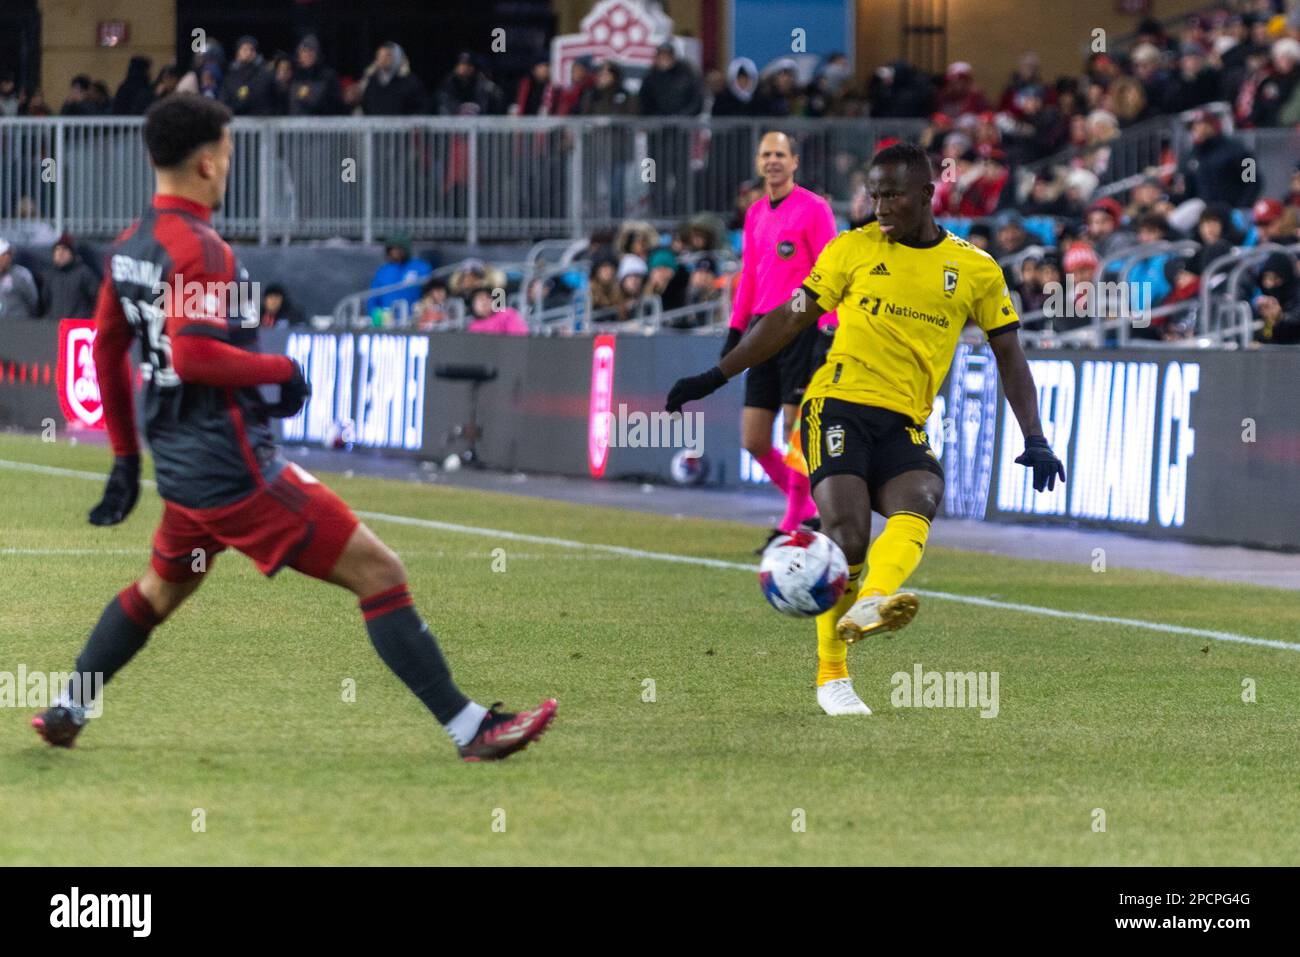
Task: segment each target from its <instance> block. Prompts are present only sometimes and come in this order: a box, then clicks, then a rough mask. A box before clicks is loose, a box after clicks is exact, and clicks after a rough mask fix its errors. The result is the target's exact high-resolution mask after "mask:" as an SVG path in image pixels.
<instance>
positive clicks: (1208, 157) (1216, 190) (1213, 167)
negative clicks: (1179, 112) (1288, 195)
mask: <svg viewBox="0 0 1300 957" xmlns="http://www.w3.org/2000/svg"><path fill="white" fill-rule="evenodd" d="M1191 126H1192V149H1191V151H1190V152H1189V153H1188V154H1187V156H1185V157H1184V158H1183V161H1182V164H1181V166H1180V167H1179V170H1178V183H1177V185H1176V186H1175V190H1174V192H1173V194H1172V195H1173V197H1174V198H1176V199H1179V200H1184V199H1202V200H1204V201H1205V202H1207V203H1213V202H1224V203H1227V204H1228V205H1229V206H1231V207H1233V208H1234V209H1239V208H1241V207H1243V206H1249V205H1250V204H1251V203H1253V202H1254V201H1255V197H1256V196H1257V195H1258V193H1259V177H1258V176H1255V177H1246V176H1243V175H1242V173H1243V171H1244V170H1245V165H1244V164H1245V161H1246V160H1248V159H1253V158H1254V157H1252V156H1251V154H1250V151H1249V150H1247V149H1246V147H1245V145H1243V144H1242V143H1240V142H1239V141H1237V140H1235V139H1232V138H1230V137H1228V136H1225V135H1224V134H1223V132H1222V131H1221V130H1220V121H1219V118H1218V117H1217V116H1216V115H1215V114H1214V113H1211V112H1210V111H1209V110H1197V111H1196V112H1195V113H1194V114H1193V115H1192V121H1191ZM1179 185H1180V186H1181V189H1180V188H1179Z"/></svg>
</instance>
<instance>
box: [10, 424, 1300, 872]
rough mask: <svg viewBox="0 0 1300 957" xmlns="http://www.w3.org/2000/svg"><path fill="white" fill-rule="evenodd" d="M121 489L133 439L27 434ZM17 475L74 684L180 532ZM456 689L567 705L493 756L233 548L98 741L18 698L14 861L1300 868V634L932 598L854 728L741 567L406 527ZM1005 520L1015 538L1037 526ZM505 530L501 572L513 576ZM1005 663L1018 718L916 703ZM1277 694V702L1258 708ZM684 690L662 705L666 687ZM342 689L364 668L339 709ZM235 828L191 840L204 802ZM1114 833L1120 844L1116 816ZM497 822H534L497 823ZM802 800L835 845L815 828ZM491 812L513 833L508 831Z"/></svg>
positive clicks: (710, 536) (363, 502)
mask: <svg viewBox="0 0 1300 957" xmlns="http://www.w3.org/2000/svg"><path fill="white" fill-rule="evenodd" d="M0 459H6V460H21V461H25V462H38V463H44V464H49V465H57V466H61V467H65V468H73V469H87V470H92V471H95V472H102V471H104V470H105V468H106V464H107V457H106V453H105V451H104V450H103V449H100V448H88V447H85V446H81V447H75V448H74V447H70V446H68V445H66V444H62V443H60V444H42V443H40V442H38V441H36V440H34V439H30V438H24V437H16V436H0ZM327 478H328V481H329V482H330V484H331V485H332V487H334V488H335V489H336V490H338V491H339V492H340V493H341V494H342V495H343V496H344V497H345V498H347V499H348V500H349V502H351V503H352V505H353V507H354V508H357V509H359V510H360V509H364V510H369V511H376V512H386V513H391V514H398V515H407V516H418V517H424V518H430V519H437V520H441V521H450V522H456V523H461V524H465V525H475V526H484V527H488V528H497V529H508V530H511V531H515V532H527V533H531V534H539V535H550V536H555V537H560V538H566V539H576V540H580V541H588V542H603V543H611V544H618V545H626V546H630V547H635V548H644V549H651V550H655V551H662V552H671V553H675V554H681V555H695V556H707V557H712V558H722V559H728V560H733V561H742V562H749V561H752V558H751V557H750V556H749V552H750V550H751V549H752V548H753V547H754V545H755V544H756V542H757V539H758V537H759V534H760V533H759V531H758V530H756V529H754V528H752V527H747V526H742V525H739V524H732V523H725V522H711V521H703V520H693V519H676V520H674V519H665V518H659V517H654V516H648V515H641V514H636V513H631V512H623V511H616V510H607V509H598V508H589V507H581V506H574V505H569V504H563V503H555V502H547V501H540V500H534V499H528V498H520V497H513V496H505V495H499V494H488V493H478V492H470V491H458V490H453V489H447V488H440V487H436V486H414V485H406V484H401V483H395V482H388V481H382V480H375V479H366V478H352V479H346V478H342V477H340V476H328V477H327ZM98 494H99V488H98V486H97V485H96V484H94V483H92V482H88V481H85V480H83V479H77V478H64V477H55V476H48V475H36V474H31V473H24V472H16V471H12V470H8V469H4V468H0V529H3V530H4V531H3V540H2V541H0V550H2V549H7V550H13V549H39V550H69V551H71V550H78V549H95V550H99V551H96V552H95V553H93V554H70V553H69V554H42V555H33V554H14V553H12V551H9V552H5V551H0V598H2V600H0V671H11V672H13V671H16V670H17V668H18V665H19V664H20V663H21V664H23V665H25V666H26V667H27V668H28V669H29V670H36V669H40V670H49V671H53V670H68V669H70V667H71V663H72V661H73V659H74V657H75V655H76V653H77V651H78V650H79V649H80V647H81V644H82V642H83V641H84V638H85V636H86V634H87V633H88V630H89V628H90V626H91V624H92V623H93V622H94V620H95V618H96V617H97V616H98V614H99V612H100V610H101V609H102V607H103V605H104V603H105V602H106V601H107V599H108V598H109V597H110V596H111V595H113V594H114V593H115V592H116V591H118V590H119V589H120V588H121V587H123V586H124V585H125V584H127V583H128V582H129V581H131V580H132V579H133V578H134V577H135V576H136V575H137V574H138V573H139V571H140V570H141V569H142V567H143V564H144V561H145V559H146V556H147V551H146V549H147V545H148V541H149V536H150V534H151V533H152V529H153V526H154V524H155V522H156V521H157V518H158V515H159V501H158V498H157V496H156V494H155V493H154V492H153V491H152V490H145V492H144V493H143V495H142V501H141V503H140V505H139V507H138V508H137V509H136V511H135V513H134V514H133V515H132V516H131V518H130V519H129V521H127V522H126V523H125V524H124V525H122V526H119V527H117V528H113V529H95V528H92V527H91V526H89V525H87V524H86V522H85V512H86V510H87V509H88V508H89V507H90V505H91V504H93V502H94V501H95V500H96V498H97V496H98ZM372 525H373V527H374V528H375V529H376V530H377V531H378V532H379V534H380V535H381V537H383V538H384V539H385V540H386V541H387V542H389V543H390V544H391V545H392V546H393V547H394V548H396V549H397V550H398V551H399V553H401V554H402V556H403V557H404V559H405V561H406V564H407V567H408V569H409V570H410V581H411V586H412V590H413V592H414V594H415V595H416V598H417V602H418V605H419V607H420V608H421V610H422V611H423V613H424V614H425V616H426V617H427V618H428V620H429V624H430V626H431V628H432V629H433V631H434V632H435V633H436V634H437V635H438V636H439V639H440V641H441V642H442V645H443V648H444V649H445V651H446V653H447V655H448V657H449V659H450V660H451V662H452V666H453V669H454V671H455V674H456V678H457V680H458V681H459V682H460V684H461V685H462V687H464V688H465V689H466V690H467V691H468V692H469V693H471V694H472V695H474V696H476V697H478V698H479V699H480V700H482V701H484V702H485V703H490V702H492V701H493V700H496V699H498V698H500V699H503V700H504V701H506V702H507V704H508V705H517V706H522V705H532V704H534V703H535V702H536V701H538V700H540V699H541V698H542V697H545V696H547V695H552V694H553V695H555V696H556V697H558V698H559V699H560V713H559V718H558V719H557V721H556V723H555V725H554V726H553V727H552V729H551V731H550V732H549V733H548V734H547V736H546V737H545V739H543V740H542V741H541V742H540V743H539V744H537V745H536V746H534V747H533V748H530V749H529V750H528V751H526V752H525V753H523V754H522V755H519V756H517V757H515V758H513V759H511V760H509V761H507V762H505V763H503V764H498V765H465V764H462V763H461V762H459V761H458V760H456V759H455V757H454V754H453V751H452V749H451V745H450V743H449V741H448V740H447V738H446V737H445V735H444V734H443V733H442V732H441V731H440V730H439V729H438V728H437V726H436V725H435V724H434V723H433V722H432V721H431V719H430V718H429V717H428V715H427V713H426V712H425V711H424V710H423V708H422V706H421V705H420V704H419V703H418V702H417V701H416V700H415V699H414V698H413V697H411V696H410V695H409V693H408V692H407V691H406V689H405V688H404V687H403V686H402V685H401V684H400V683H399V682H398V681H397V679H396V678H394V677H393V676H392V675H391V674H389V673H388V671H387V670H386V669H385V668H384V667H383V665H382V663H381V662H380V661H379V659H378V657H377V656H376V655H375V654H374V652H373V650H372V649H371V647H370V644H369V642H368V640H367V639H366V636H365V633H364V631H363V629H362V625H361V620H360V616H359V614H358V613H357V610H356V607H355V604H354V602H353V600H352V599H351V597H350V596H349V595H347V594H346V593H344V592H342V591H340V590H335V589H331V588H329V587H328V586H325V585H322V584H319V583H317V582H314V581H310V580H308V579H305V578H302V577H299V576H296V575H294V574H292V573H285V574H283V575H281V576H279V577H277V578H276V579H274V580H272V581H269V582H268V581H265V580H262V579H261V577H260V576H259V575H258V574H257V573H256V571H255V570H254V569H253V567H252V565H251V564H250V563H249V562H248V560H247V559H245V558H243V557H242V556H238V555H233V554H228V555H224V556H222V557H221V558H220V559H219V560H218V561H217V563H216V566H215V569H214V573H213V574H212V576H211V580H210V581H208V582H207V583H205V585H204V586H203V588H202V589H200V591H199V592H198V593H197V594H196V596H195V597H194V599H193V600H192V601H191V603H190V604H189V605H187V606H186V607H185V608H184V609H182V610H181V611H180V612H179V613H178V614H177V615H176V616H175V618H174V619H172V620H171V621H169V622H168V623H167V624H166V625H165V626H164V627H163V628H162V629H161V630H160V631H158V632H157V633H156V634H155V635H154V637H153V638H152V640H151V641H150V643H149V645H148V646H147V647H146V648H145V649H144V651H142V652H141V653H140V655H139V657H138V658H137V659H136V660H135V661H134V662H133V663H132V664H131V665H130V666H128V668H127V669H126V670H125V671H124V672H123V673H122V674H121V675H120V676H119V677H118V679H117V680H116V681H115V682H114V683H113V684H112V685H110V686H109V689H108V691H107V693H106V695H105V711H104V716H103V717H102V718H100V719H98V720H96V721H94V722H93V723H92V724H91V726H90V727H89V728H88V730H87V732H86V733H85V734H84V735H83V736H82V739H81V742H80V744H79V745H78V747H77V748H76V749H75V750H73V751H59V750H54V749H51V748H48V747H45V746H44V745H43V744H41V743H40V742H39V741H38V739H37V738H36V736H35V735H34V733H33V732H32V731H31V729H30V728H29V727H28V722H29V720H30V717H31V711H30V709H20V708H0V767H3V769H4V773H3V775H0V822H3V826H0V863H6V864H195V865H213V864H237V863H254V864H464V863H474V864H508V863H514V864H519V863H527V864H592V863H599V864H645V863H650V864H750V863H765V864H1021V863H1028V864H1067V863H1070V864H1290V863H1294V862H1295V860H1296V859H1297V858H1298V857H1300V806H1298V805H1297V802H1296V800H1295V787H1296V781H1297V779H1300V758H1297V749H1296V741H1297V737H1298V734H1297V732H1298V731H1300V653H1297V652H1295V651H1285V650H1275V649H1269V648H1260V647H1251V646H1244V645H1237V644H1230V643H1225V642H1220V641H1212V640H1208V639H1204V638H1198V637H1191V636H1180V635H1170V634H1157V633H1153V632H1148V631H1143V630H1138V629H1132V628H1127V627H1121V626H1114V625H1103V624H1096V623H1089V622H1080V621H1067V620H1058V619H1050V618H1044V617H1041V616H1034V615H1028V614H1023V613H1018V612H1011V611H1005V610H996V609H985V608H978V607H971V606H967V605H961V604H955V603H952V602H948V601H943V600H939V599H935V598H930V599H925V600H923V603H922V608H921V613H920V615H919V616H918V618H917V620H916V621H915V622H914V623H913V625H912V626H911V627H910V628H909V629H908V630H907V631H906V632H904V633H903V634H901V635H900V636H899V637H897V638H895V639H894V640H892V641H887V642H886V641H881V642H875V643H872V644H870V645H864V646H859V647H857V648H854V649H851V651H850V657H849V664H850V667H851V669H852V671H853V673H854V675H855V680H856V684H857V687H858V690H859V692H860V693H861V694H862V696H863V698H864V699H866V700H867V702H868V703H869V704H870V705H871V706H872V707H873V709H874V710H875V712H876V713H875V715H873V716H872V717H870V718H865V719H858V718H840V719H829V718H826V717H825V716H823V715H822V714H821V713H820V712H819V710H818V709H817V706H816V703H815V700H814V693H813V674H814V653H815V642H814V640H813V637H812V631H811V629H812V626H811V623H809V622H799V621H793V620H789V619H784V618H782V617H780V616H778V615H777V614H775V613H774V612H772V611H771V610H770V609H769V608H768V607H767V606H766V605H765V604H764V603H763V601H762V599H761V598H760V596H759V592H758V587H757V584H756V582H755V581H754V580H753V578H752V577H751V576H749V575H748V574H746V573H744V572H741V571H734V570H721V569H709V568H700V567H691V566H686V565H678V564H671V563H667V562H661V561H651V560H646V559H634V558H629V557H619V556H612V555H608V554H600V553H592V552H577V551H574V550H570V549H565V548H560V547H555V546H541V545H535V544H525V543H516V542H509V541H497V540H494V539H492V538H491V537H474V536H469V535H463V534H456V533H449V532H444V531H432V530H429V529H422V528H418V527H410V526H403V525H397V524H393V523H390V522H384V521H375V522H372ZM1007 534H1008V535H1013V534H1015V529H1014V527H1010V526H1009V527H1008V528H1007ZM497 547H501V548H504V549H505V558H506V571H505V572H504V573H500V572H494V571H493V570H492V562H493V549H494V548H497ZM1090 562H1091V555H1090V554H1089V555H1084V556H1079V560H1078V561H1077V562H1075V563H1074V564H1049V563H1044V562H1031V561H1016V560H1010V559H1003V558H993V557H989V556H986V555H975V554H970V553H963V552H957V551H951V550H944V549H938V548H936V549H932V550H931V553H930V554H929V555H927V558H926V561H925V562H924V563H923V565H922V567H921V569H920V570H919V571H918V573H917V574H916V576H915V577H914V580H913V582H912V584H914V585H915V586H916V587H918V588H922V589H930V590H935V591H947V592H954V593H962V594H969V595H979V596H984V597H997V598H999V599H1002V600H1006V601H1016V602H1024V603H1028V604H1036V605H1044V606H1050V607H1053V608H1059V609H1064V610H1076V611H1086V612H1092V613H1096V614H1103V615H1115V616H1127V617H1134V618H1141V619H1147V620H1152V621H1161V622H1167V623H1171V624H1182V625H1190V626H1193V627H1200V628H1213V629H1220V630H1225V631H1233V632H1238V633H1243V634H1248V635H1254V636H1257V637H1263V638H1275V639H1281V640H1283V641H1296V636H1297V635H1300V597H1298V596H1297V595H1296V594H1295V593H1294V592H1284V591H1280V590H1271V589H1264V588H1253V587H1244V586H1241V585H1236V584H1232V585H1224V584H1218V583H1215V582H1210V581H1198V580H1192V579H1181V578H1174V577H1170V576H1167V575H1159V574H1154V573H1147V572H1137V571H1121V570H1117V569H1111V570H1110V571H1108V572H1106V573H1105V574H1096V573H1094V572H1093V571H1092V570H1091V567H1090ZM917 662H920V663H922V664H923V665H924V667H925V668H926V669H927V670H931V669H933V670H938V671H950V670H951V671H963V672H964V671H989V672H991V671H997V672H999V675H1000V714H999V715H998V717H996V718H992V719H985V718H981V717H979V715H978V712H977V711H976V710H970V709H966V710H958V709H896V708H894V707H891V704H890V692H891V683H890V677H891V675H892V674H893V673H895V672H897V671H907V672H911V670H912V668H913V665H914V664H915V663H917ZM1248 677H1249V678H1253V679H1254V680H1255V681H1256V682H1257V686H1258V701H1257V702H1256V703H1253V704H1247V703H1243V701H1242V700H1241V691H1242V679H1243V678H1248ZM646 678H651V679H653V680H654V682H655V691H656V698H657V700H655V701H654V702H652V703H649V702H645V701H643V700H642V695H643V687H644V686H643V682H644V679H646ZM345 679H353V680H354V681H355V682H356V687H357V696H356V697H357V700H356V702H355V703H346V702H344V701H343V696H342V693H341V689H342V686H343V682H344V680H345ZM196 808H201V809H203V810H204V812H205V814H206V831H205V832H203V833H195V832H194V831H193V829H192V820H193V818H192V814H193V811H194V809H196ZM1094 808H1102V809H1104V810H1105V813H1106V816H1107V820H1106V825H1107V829H1106V831H1105V833H1094V831H1093V829H1092V823H1093V809H1094ZM497 809H503V810H504V812H505V830H504V832H501V831H499V830H494V829H493V823H494V814H495V812H496V811H497ZM796 809H802V810H803V812H804V814H805V816H806V830H805V831H803V832H796V831H795V830H794V829H793V828H792V822H793V821H794V812H795V810H796ZM495 820H498V821H499V820H500V818H499V815H498V816H497V817H496V818H495Z"/></svg>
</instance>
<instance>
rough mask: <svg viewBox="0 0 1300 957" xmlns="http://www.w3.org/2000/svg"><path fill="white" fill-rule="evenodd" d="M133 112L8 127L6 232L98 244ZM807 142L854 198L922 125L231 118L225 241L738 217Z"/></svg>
mask: <svg viewBox="0 0 1300 957" xmlns="http://www.w3.org/2000/svg"><path fill="white" fill-rule="evenodd" d="M142 122H143V121H142V119H141V118H139V117H50V118H39V119H32V118H6V119H3V120H0V231H8V232H11V233H19V232H21V231H22V229H23V227H24V226H30V225H32V224H37V223H41V224H45V225H48V226H50V227H52V228H53V230H54V231H55V233H58V232H62V231H63V230H65V229H66V230H70V231H72V232H73V233H74V234H76V235H78V236H83V237H87V238H96V237H97V238H104V237H109V236H112V235H115V234H116V233H117V232H120V231H121V230H122V229H125V228H126V227H127V226H128V225H129V224H130V223H131V221H132V220H133V219H134V218H135V217H137V216H138V215H139V214H140V211H141V210H142V209H143V208H144V206H145V204H146V203H147V202H148V201H149V197H150V195H151V193H152V190H153V174H152V172H151V171H150V169H149V165H148V162H147V159H146V155H145V149H144V143H143V141H142V139H141V135H140V127H141V125H142ZM774 127H777V128H780V129H782V130H787V131H789V132H791V133H794V134H795V135H796V136H797V137H798V138H799V141H800V180H801V182H803V183H805V184H813V185H815V186H817V187H818V188H819V189H822V190H824V191H827V192H829V193H830V194H831V195H832V197H833V198H834V199H835V200H836V201H847V200H848V199H849V198H850V187H851V183H852V177H853V174H854V172H855V171H856V170H857V169H859V168H860V166H861V165H862V163H863V162H864V161H865V160H867V159H868V158H869V157H870V156H871V155H872V152H873V151H874V148H875V146H876V144H877V142H879V141H880V140H881V139H883V138H885V137H887V136H899V137H903V138H915V137H916V136H918V135H919V133H920V131H921V129H923V128H924V121H922V120H861V119H852V120H838V119H821V120H808V119H773V118H730V117H728V118H718V119H709V118H681V119H677V118H662V119H650V118H646V119H640V118H624V117H565V118H537V117H328V118H307V117H276V118H268V119H249V118H241V119H237V120H235V121H234V122H233V123H232V125H231V130H232V133H233V137H234V155H233V157H232V161H231V172H230V181H229V185H228V188H227V193H226V198H225V201H224V203H223V205H222V208H221V210H220V211H219V212H218V213H217V215H216V217H215V222H216V224H217V227H218V228H219V229H220V230H221V232H222V234H223V235H225V236H227V237H229V238H233V239H245V240H258V241H260V242H262V243H268V242H272V241H288V240H292V239H328V238H335V237H343V238H348V239H359V240H362V241H365V242H372V241H374V240H376V239H379V238H382V237H384V236H387V235H390V234H393V233H399V232H400V233H406V234H407V235H409V236H411V237H412V238H415V239H444V238H452V237H454V238H456V239H458V240H462V241H465V242H468V243H470V244H471V245H472V244H474V243H477V242H478V241H480V240H485V239H521V238H525V239H527V238H532V239H541V238H559V237H570V238H576V237H579V236H583V235H587V234H590V233H591V232H592V231H593V230H596V229H601V228H612V227H615V226H617V225H618V223H620V222H621V221H623V220H625V219H629V218H636V219H645V220H649V221H650V222H651V223H652V224H654V225H655V226H656V227H659V228H669V227H671V226H674V225H676V224H678V223H680V222H681V221H682V220H684V219H686V218H688V217H690V216H693V215H695V214H697V213H701V212H713V213H719V214H723V215H726V214H729V213H730V212H731V211H732V209H733V207H734V202H735V195H736V188H737V186H738V185H739V184H740V183H741V182H742V181H743V180H746V179H749V178H752V177H753V176H754V175H755V172H754V153H755V151H756V149H757V145H758V141H759V139H760V138H761V137H762V134H763V133H764V132H766V131H767V130H769V129H771V128H774Z"/></svg>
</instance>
